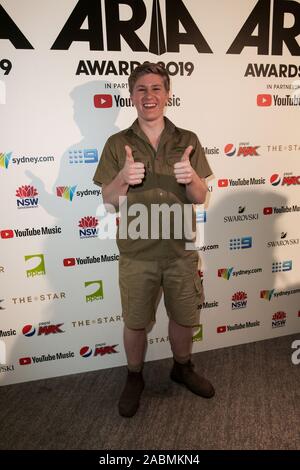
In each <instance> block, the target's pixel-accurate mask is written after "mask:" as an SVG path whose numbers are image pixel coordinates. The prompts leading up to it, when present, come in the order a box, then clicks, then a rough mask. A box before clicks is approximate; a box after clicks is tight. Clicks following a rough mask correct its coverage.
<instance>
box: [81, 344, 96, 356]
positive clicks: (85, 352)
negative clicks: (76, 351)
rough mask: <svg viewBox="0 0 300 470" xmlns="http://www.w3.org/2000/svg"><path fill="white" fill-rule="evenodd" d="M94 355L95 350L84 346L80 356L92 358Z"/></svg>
mask: <svg viewBox="0 0 300 470" xmlns="http://www.w3.org/2000/svg"><path fill="white" fill-rule="evenodd" d="M92 354H93V350H92V348H90V347H89V346H83V347H82V348H81V349H80V356H81V357H90V356H91V355H92Z"/></svg>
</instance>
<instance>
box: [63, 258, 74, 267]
mask: <svg viewBox="0 0 300 470" xmlns="http://www.w3.org/2000/svg"><path fill="white" fill-rule="evenodd" d="M75 263H76V261H75V258H65V259H64V266H75Z"/></svg>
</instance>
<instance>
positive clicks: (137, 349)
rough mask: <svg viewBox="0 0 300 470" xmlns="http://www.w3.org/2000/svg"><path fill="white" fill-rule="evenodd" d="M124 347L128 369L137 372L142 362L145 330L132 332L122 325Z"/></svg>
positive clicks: (144, 347) (144, 348)
mask: <svg viewBox="0 0 300 470" xmlns="http://www.w3.org/2000/svg"><path fill="white" fill-rule="evenodd" d="M124 347H125V352H126V357H127V363H128V369H129V370H133V371H135V372H139V370H141V368H142V365H143V362H144V356H145V350H146V330H132V329H130V328H128V327H127V326H126V325H124ZM138 369H139V370H138Z"/></svg>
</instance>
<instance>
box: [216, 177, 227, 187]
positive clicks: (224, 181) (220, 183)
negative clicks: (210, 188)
mask: <svg viewBox="0 0 300 470" xmlns="http://www.w3.org/2000/svg"><path fill="white" fill-rule="evenodd" d="M227 186H228V179H227V178H226V179H220V180H218V187H219V188H226V187H227Z"/></svg>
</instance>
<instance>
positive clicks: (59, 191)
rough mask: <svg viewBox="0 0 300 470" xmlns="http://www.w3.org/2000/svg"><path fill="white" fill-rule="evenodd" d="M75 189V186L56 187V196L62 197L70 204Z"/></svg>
mask: <svg viewBox="0 0 300 470" xmlns="http://www.w3.org/2000/svg"><path fill="white" fill-rule="evenodd" d="M76 188H77V185H76V186H57V188H56V196H57V197H62V198H63V199H66V200H67V201H70V202H72V201H73V197H74V194H75V191H76Z"/></svg>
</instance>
